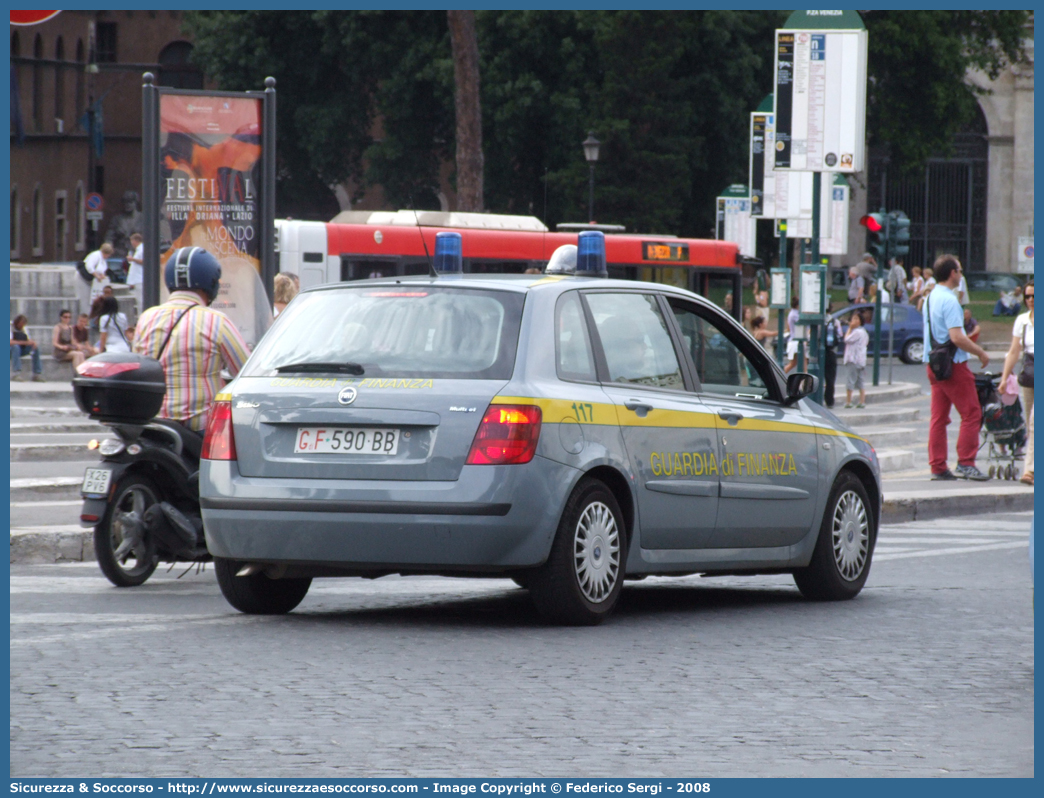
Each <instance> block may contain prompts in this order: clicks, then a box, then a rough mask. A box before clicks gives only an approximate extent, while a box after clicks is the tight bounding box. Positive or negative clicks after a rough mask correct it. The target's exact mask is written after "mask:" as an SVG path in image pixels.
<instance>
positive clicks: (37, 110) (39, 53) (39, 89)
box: [33, 33, 43, 133]
mask: <svg viewBox="0 0 1044 798" xmlns="http://www.w3.org/2000/svg"><path fill="white" fill-rule="evenodd" d="M33 58H35V59H36V63H35V64H33V131H34V132H36V133H43V64H42V63H40V62H41V61H42V60H43V39H41V38H40V34H39V33H38V34H36V41H35V42H34V44H33Z"/></svg>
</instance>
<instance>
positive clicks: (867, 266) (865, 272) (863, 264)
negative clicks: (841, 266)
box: [855, 252, 877, 285]
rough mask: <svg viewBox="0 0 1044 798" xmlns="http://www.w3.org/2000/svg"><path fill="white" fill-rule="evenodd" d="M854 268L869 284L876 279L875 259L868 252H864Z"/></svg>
mask: <svg viewBox="0 0 1044 798" xmlns="http://www.w3.org/2000/svg"><path fill="white" fill-rule="evenodd" d="M855 270H856V273H857V274H858V275H859V276H860V277H862V278H863V279H864V280H865V281H866V283H867V284H868V285H869V284H870V283H871V282H872V281H873V280H875V279H877V260H876V259H875V258H874V256H873V255H871V254H870V253H869V252H864V253H863V259H862V260H861V261H859V263H857V264H856V265H855Z"/></svg>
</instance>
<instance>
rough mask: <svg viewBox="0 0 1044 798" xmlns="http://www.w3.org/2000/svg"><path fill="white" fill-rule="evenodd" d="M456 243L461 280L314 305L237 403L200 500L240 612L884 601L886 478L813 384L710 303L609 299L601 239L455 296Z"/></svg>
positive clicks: (450, 276)
mask: <svg viewBox="0 0 1044 798" xmlns="http://www.w3.org/2000/svg"><path fill="white" fill-rule="evenodd" d="M454 235H455V234H440V237H439V240H438V242H437V247H436V253H435V267H436V271H437V273H438V274H439V276H436V277H427V276H425V277H403V278H399V279H391V278H389V279H383V280H369V281H365V282H357V283H341V284H334V285H328V286H322V287H318V288H314V289H311V290H308V291H304V292H302V293H301V294H300V295H299V296H298V297H297V298H295V299H294V301H293V302H292V303H291V304H290V305H289V306H288V307H287V308H286V310H285V311H284V312H283V313H282V314H280V316H279V318H278V319H277V320H276V323H275V325H274V326H273V327H272V329H271V330H270V331H269V333H268V334H267V335H266V337H265V338H264V339H263V340H262V341H261V342H260V343H259V345H258V346H257V349H256V350H255V352H254V353H253V355H252V356H251V357H250V359H249V361H248V362H247V364H246V366H245V367H244V368H243V370H242V372H241V373H240V375H239V376H238V377H237V378H236V380H235V381H234V382H233V383H231V384H230V385H229V386H228V388H227V389H226V392H225V393H223V394H221V395H219V396H218V402H217V403H216V404H215V407H214V410H213V412H212V414H211V419H210V424H209V426H208V430H207V435H206V441H205V444H204V460H203V463H202V467H201V469H200V496H201V504H202V509H203V519H204V523H205V528H206V538H207V545H208V547H209V549H210V551H211V553H212V554H213V555H214V558H215V568H216V571H217V577H218V582H219V584H220V586H221V590H222V592H223V593H224V595H225V597H226V599H227V600H228V601H229V602H230V603H231V604H232V606H233V607H235V608H236V609H238V610H240V611H242V612H247V613H259V614H271V613H285V612H289V611H290V610H292V609H293V608H294V607H296V606H297V605H298V603H300V601H301V600H302V599H303V598H304V596H305V594H306V593H307V591H308V588H309V586H310V584H311V580H312V579H313V578H314V577H334V576H362V577H377V576H382V575H386V574H442V575H448V576H476V577H489V576H499V577H510V578H512V579H514V580H515V581H516V582H517V583H518V584H519V585H520V586H522V587H524V588H527V589H528V590H529V592H530V595H531V597H532V600H533V602H534V603H535V605H536V607H537V609H538V610H539V612H540V613H541V614H542V615H543V616H545V617H546V618H548V619H549V620H552V621H555V622H560V623H569V624H592V623H598V622H599V621H601V620H602V619H604V618H605V617H606V616H607V615H608V614H609V613H610V612H611V611H612V609H613V606H614V605H615V604H616V602H617V599H618V598H619V596H620V591H621V588H622V585H623V582H624V580H625V579H635V578H642V577H644V576H647V575H654V574H655V575H682V574H692V573H702V574H708V575H721V574H758V573H791V574H793V576H794V579H795V581H796V582H797V586H798V588H799V589H800V590H801V592H802V593H803V594H804V595H805V596H807V597H809V598H812V599H820V600H837V599H848V598H852V597H854V596H855V595H857V594H858V593H859V591H860V590H861V589H862V586H863V584H864V582H865V581H866V578H867V574H868V572H869V569H870V562H871V558H872V556H873V550H874V543H875V539H876V534H877V525H878V521H879V519H880V511H881V482H880V471H879V467H878V462H877V457H876V455H875V453H874V450H873V448H872V447H871V446H870V444H869V443H868V442H867V441H865V440H864V439H862V438H860V437H859V436H858V435H856V434H855V433H853V432H852V431H851V430H850V429H848V428H847V427H846V426H845V425H844V424H843V423H842V422H840V421H839V420H838V419H837V418H836V417H835V416H834V415H832V414H831V413H830V412H829V411H827V410H825V409H824V408H822V407H820V406H819V405H817V404H815V403H813V402H812V401H810V400H809V399H808V398H806V397H807V395H808V394H810V393H811V392H812V391H813V390H814V387H815V379H814V378H813V377H811V376H809V375H804V374H791V375H789V379H788V378H786V377H785V376H784V374H783V372H782V371H781V370H780V369H779V368H778V366H776V365H775V363H774V362H773V361H772V359H771V358H770V357H769V356H768V353H767V352H766V351H765V350H764V349H763V348H762V347H761V346H760V345H759V344H758V343H757V342H756V341H754V339H753V338H752V337H751V336H749V335H748V334H747V333H746V332H745V331H744V330H743V329H742V328H741V327H740V326H739V325H738V324H737V323H736V322H735V321H734V320H733V319H732V318H730V317H729V316H727V315H725V313H723V312H722V311H721V310H720V309H719V308H718V307H716V306H715V305H713V304H712V303H710V302H708V301H706V300H704V299H703V298H701V297H699V296H697V295H695V294H692V293H690V292H688V291H684V290H681V289H677V288H673V287H671V286H666V285H660V284H652V283H641V282H631V281H622V280H610V279H605V278H604V275H605V265H604V240H602V239H600V238H599V236H601V233H582V234H581V235H580V238H579V250H577V248H576V247H572V248H571V250H570V249H569V248H561V249H560V250H559V251H558V252H556V253H555V257H554V258H552V262H551V264H549V267H548V271H549V272H550V273H545V274H543V275H532V276H513V277H508V276H488V277H479V276H463V275H461V274H459V273H454V272H455V271H456V270H459V255H460V239H459V237H457V239H456V241H455V242H454V241H453V240H452V237H453V236H454ZM444 237H445V238H448V239H449V240H448V242H447V241H446V240H444ZM454 249H455V251H454ZM563 263H564V265H563ZM555 272H557V273H555Z"/></svg>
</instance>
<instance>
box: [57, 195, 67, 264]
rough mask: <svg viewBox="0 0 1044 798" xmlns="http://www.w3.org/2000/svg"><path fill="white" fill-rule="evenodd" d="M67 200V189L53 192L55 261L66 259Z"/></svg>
mask: <svg viewBox="0 0 1044 798" xmlns="http://www.w3.org/2000/svg"><path fill="white" fill-rule="evenodd" d="M68 202H69V192H68V191H65V190H64V189H63V190H62V191H56V192H54V259H55V260H57V261H63V260H66V257H65V244H66V241H65V239H66V236H67V235H68V233H69V228H68V227H67V226H66V213H65V211H66V205H68Z"/></svg>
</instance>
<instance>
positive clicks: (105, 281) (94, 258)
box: [83, 243, 112, 305]
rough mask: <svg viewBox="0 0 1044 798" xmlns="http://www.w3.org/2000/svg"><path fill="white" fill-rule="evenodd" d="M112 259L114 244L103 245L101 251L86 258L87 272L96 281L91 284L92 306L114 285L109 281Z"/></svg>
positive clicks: (98, 250)
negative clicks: (107, 287) (106, 289)
mask: <svg viewBox="0 0 1044 798" xmlns="http://www.w3.org/2000/svg"><path fill="white" fill-rule="evenodd" d="M110 257H112V244H109V243H105V244H102V245H101V248H100V249H96V250H95V251H94V252H92V253H91V254H90V255H88V256H87V257H86V258H84V261H83V263H84V266H85V267H86V268H87V271H88V272H90V273H91V274H92V275H93V276H94V280H93V282H92V283H91V299H90V301H91V304H92V305H93V304H94V300H95V299H97V298H98V297H99V296H101V294H102V290H103V289H104V288H105V287H106V286H109V285H111V284H112V281H111V280H110V279H109V263H108V259H109V258H110Z"/></svg>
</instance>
